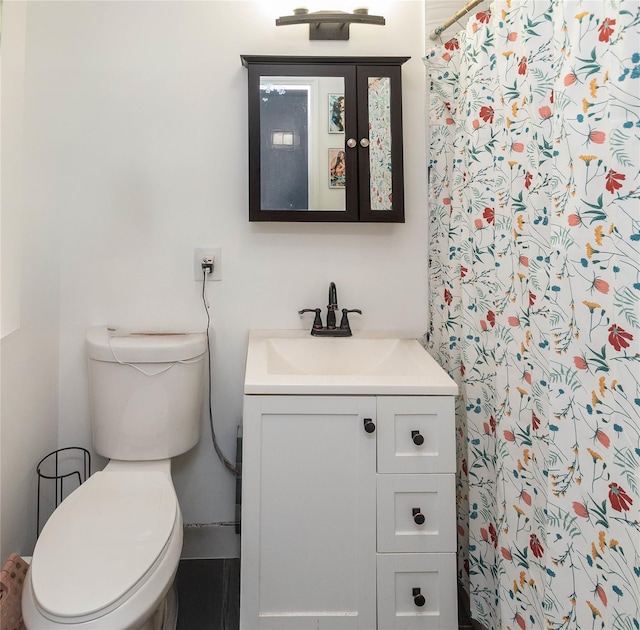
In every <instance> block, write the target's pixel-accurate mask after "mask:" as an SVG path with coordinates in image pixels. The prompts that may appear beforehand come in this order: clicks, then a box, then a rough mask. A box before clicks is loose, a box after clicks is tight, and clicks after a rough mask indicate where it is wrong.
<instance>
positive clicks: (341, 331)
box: [298, 282, 362, 337]
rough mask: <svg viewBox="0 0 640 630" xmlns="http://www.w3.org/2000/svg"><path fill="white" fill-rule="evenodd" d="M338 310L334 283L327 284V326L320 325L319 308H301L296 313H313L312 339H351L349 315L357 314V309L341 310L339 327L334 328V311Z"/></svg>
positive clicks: (359, 311)
mask: <svg viewBox="0 0 640 630" xmlns="http://www.w3.org/2000/svg"><path fill="white" fill-rule="evenodd" d="M337 310H338V291H337V290H336V284H335V282H331V283H330V284H329V304H328V305H327V325H326V326H323V325H322V317H321V316H320V309H319V308H303V309H302V310H301V311H298V315H302V314H303V313H315V317H314V320H313V325H312V326H311V334H312V335H313V336H314V337H351V326H350V325H349V313H359V314H360V315H362V311H361V310H360V309H358V308H352V309H348V308H343V309H342V319H341V320H340V326H336V311H337Z"/></svg>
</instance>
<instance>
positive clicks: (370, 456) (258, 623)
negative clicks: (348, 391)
mask: <svg viewBox="0 0 640 630" xmlns="http://www.w3.org/2000/svg"><path fill="white" fill-rule="evenodd" d="M365 418H371V419H372V421H373V422H374V423H375V422H376V417H375V398H373V397H326V396H325V397H313V396H304V397H297V396H246V397H245V408H244V424H243V496H242V501H243V504H242V554H241V563H242V583H241V628H242V629H243V630H258V629H260V630H262V629H273V630H304V629H307V628H309V629H314V630H315V629H316V628H321V629H322V628H327V629H329V628H331V629H333V628H335V629H347V628H348V629H352V628H353V629H356V628H358V629H361V630H371V629H372V628H375V627H376V612H375V609H376V604H375V595H376V594H375V590H376V582H375V574H376V560H375V536H376V517H375V508H376V482H375V453H376V434H375V432H373V433H367V432H366V431H365V429H364V420H365Z"/></svg>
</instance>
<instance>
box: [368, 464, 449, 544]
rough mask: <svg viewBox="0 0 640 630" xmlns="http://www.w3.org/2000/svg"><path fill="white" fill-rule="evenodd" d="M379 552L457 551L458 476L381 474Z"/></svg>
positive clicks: (379, 479)
mask: <svg viewBox="0 0 640 630" xmlns="http://www.w3.org/2000/svg"><path fill="white" fill-rule="evenodd" d="M377 488H378V517H377V519H378V523H377V525H378V527H377V529H378V534H377V536H378V540H377V546H378V551H381V552H382V551H385V552H396V553H397V552H411V551H414V552H428V551H434V552H437V551H452V552H455V550H456V510H455V502H454V497H455V476H454V475H453V474H446V475H378V478H377Z"/></svg>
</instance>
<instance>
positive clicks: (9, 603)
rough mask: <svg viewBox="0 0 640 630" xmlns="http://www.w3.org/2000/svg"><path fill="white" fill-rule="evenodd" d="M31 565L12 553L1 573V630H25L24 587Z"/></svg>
mask: <svg viewBox="0 0 640 630" xmlns="http://www.w3.org/2000/svg"><path fill="white" fill-rule="evenodd" d="M28 566H29V565H28V564H27V563H26V562H25V561H24V560H23V559H22V558H21V557H20V556H19V555H18V554H17V553H12V554H11V555H10V556H9V559H8V560H7V561H6V562H5V563H4V566H3V567H2V571H0V630H25V625H24V623H23V621H22V587H23V586H24V580H25V576H26V575H27V567H28Z"/></svg>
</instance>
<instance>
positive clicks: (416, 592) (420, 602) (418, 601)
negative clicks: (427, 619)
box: [413, 588, 427, 607]
mask: <svg viewBox="0 0 640 630" xmlns="http://www.w3.org/2000/svg"><path fill="white" fill-rule="evenodd" d="M413 603H414V604H415V605H416V606H418V607H422V606H424V605H425V604H426V603H427V600H426V599H425V598H424V595H421V594H420V589H419V588H414V589H413Z"/></svg>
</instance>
